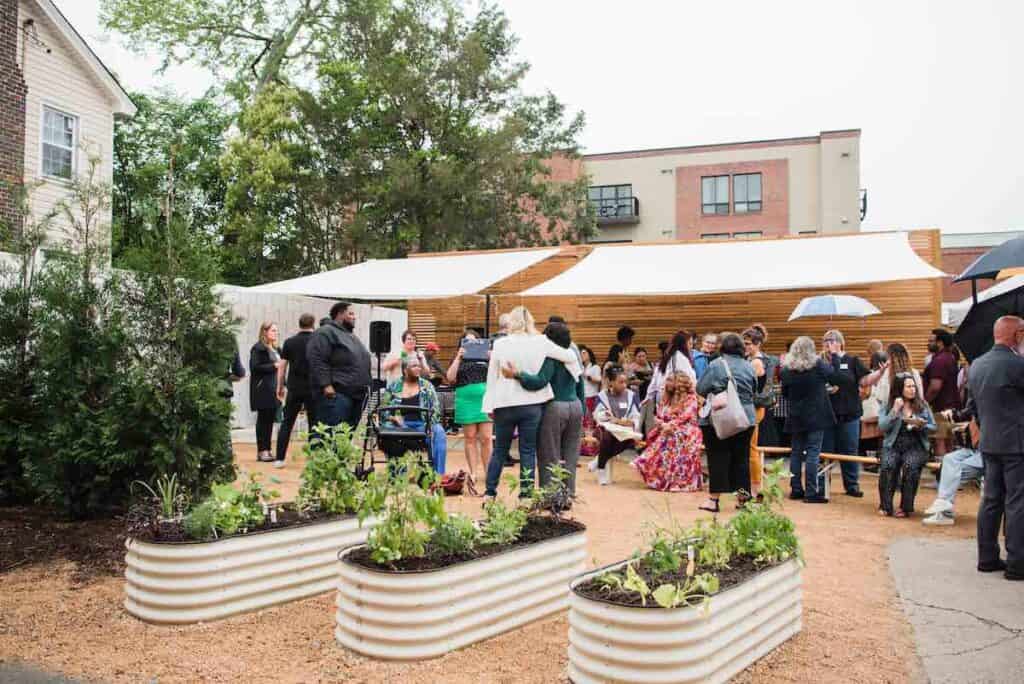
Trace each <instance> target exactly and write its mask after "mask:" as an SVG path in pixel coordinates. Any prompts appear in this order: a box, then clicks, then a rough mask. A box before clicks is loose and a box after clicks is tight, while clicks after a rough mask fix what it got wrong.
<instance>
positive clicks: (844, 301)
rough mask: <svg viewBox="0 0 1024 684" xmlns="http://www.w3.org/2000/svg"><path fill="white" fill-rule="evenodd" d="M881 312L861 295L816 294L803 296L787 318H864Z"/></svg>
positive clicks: (793, 319)
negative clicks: (815, 295) (814, 295)
mask: <svg viewBox="0 0 1024 684" xmlns="http://www.w3.org/2000/svg"><path fill="white" fill-rule="evenodd" d="M880 313H882V312H881V310H880V309H879V308H878V307H877V306H875V305H874V304H872V303H871V302H869V301H868V300H866V299H863V298H861V297H854V296H853V295H818V296H817V297H804V298H803V299H802V300H801V301H800V303H799V304H797V305H796V308H795V309H793V313H791V314H790V315H789V320H791V321H795V320H796V319H798V318H810V317H812V316H828V317H829V318H832V317H833V316H852V317H854V318H865V317H867V316H874V315H876V314H880Z"/></svg>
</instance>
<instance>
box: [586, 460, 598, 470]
mask: <svg viewBox="0 0 1024 684" xmlns="http://www.w3.org/2000/svg"><path fill="white" fill-rule="evenodd" d="M587 470H589V471H590V472H592V473H594V472H597V459H596V458H593V459H591V461H590V463H588V464H587Z"/></svg>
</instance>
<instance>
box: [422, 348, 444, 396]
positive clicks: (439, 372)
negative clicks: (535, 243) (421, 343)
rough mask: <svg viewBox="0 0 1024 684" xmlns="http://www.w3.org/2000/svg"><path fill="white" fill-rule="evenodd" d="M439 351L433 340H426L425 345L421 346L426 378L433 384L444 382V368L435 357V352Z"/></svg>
mask: <svg viewBox="0 0 1024 684" xmlns="http://www.w3.org/2000/svg"><path fill="white" fill-rule="evenodd" d="M439 351H441V348H440V347H438V346H437V345H436V344H434V343H433V342H427V346H425V347H424V348H423V358H424V359H426V361H427V367H426V369H425V370H426V371H427V372H426V373H425V375H426V376H427V379H428V380H430V382H432V383H434V385H435V386H436V385H440V384H441V383H442V382H444V376H445V370H444V368H442V367H441V362H440V361H438V359H437V353H438V352H439Z"/></svg>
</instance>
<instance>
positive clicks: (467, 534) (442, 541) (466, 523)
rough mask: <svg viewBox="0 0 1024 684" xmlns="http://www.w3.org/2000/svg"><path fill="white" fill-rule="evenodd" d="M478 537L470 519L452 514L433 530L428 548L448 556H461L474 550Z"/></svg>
mask: <svg viewBox="0 0 1024 684" xmlns="http://www.w3.org/2000/svg"><path fill="white" fill-rule="evenodd" d="M479 537H480V531H479V530H478V529H477V528H476V525H475V524H474V523H473V521H472V520H471V519H470V518H468V517H467V516H465V515H461V514H459V513H453V514H451V515H449V516H448V518H447V520H443V521H441V522H440V523H439V524H438V525H437V527H435V528H434V529H433V531H432V533H431V535H430V546H431V547H433V548H435V549H436V550H438V551H440V552H441V553H444V554H447V555H450V556H456V555H462V554H467V553H471V552H472V551H473V549H475V548H476V545H477V541H478V540H479Z"/></svg>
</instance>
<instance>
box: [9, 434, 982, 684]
mask: <svg viewBox="0 0 1024 684" xmlns="http://www.w3.org/2000/svg"><path fill="white" fill-rule="evenodd" d="M452 447H453V448H452V451H451V452H450V453H449V458H448V467H449V470H456V469H458V468H459V467H460V466H461V465H462V464H463V463H464V458H463V456H462V454H461V452H460V451H459V443H458V441H457V440H453V444H452ZM237 451H238V458H239V461H240V464H241V465H242V466H243V467H246V468H251V469H256V470H260V471H265V472H267V473H268V474H272V475H273V476H275V477H277V478H278V479H279V480H280V481H281V482H280V484H277V485H275V487H277V488H278V489H280V490H281V491H282V494H283V496H284V497H285V498H288V497H289V496H291V495H293V494H294V491H295V489H296V487H297V483H298V475H299V471H300V467H299V464H296V463H295V462H293V461H292V460H291V459H289V462H288V467H286V468H284V469H282V470H274V469H272V468H269V467H268V465H269V464H256V463H255V450H254V448H253V447H252V446H251V445H239V446H238V448H237ZM578 475H579V485H578V488H579V491H580V494H581V497H582V501H581V502H580V503H579V504H578V505H577V507H576V510H575V511H574V512H575V514H576V517H577V518H578V519H580V520H582V521H583V522H584V523H586V524H587V525H588V527H589V529H588V533H587V534H588V539H589V545H590V555H591V556H592V560H591V564H593V565H604V564H607V563H610V562H612V561H616V560H620V559H622V558H623V557H625V556H627V555H628V554H630V553H631V552H632V551H633V550H634V549H636V548H637V547H638V546H639V545H640V544H641V543H642V541H641V530H642V527H643V522H644V521H645V520H654V519H657V518H659V517H661V516H664V515H665V511H666V507H667V508H669V509H671V511H672V513H673V514H674V515H675V516H676V517H677V518H678V519H679V520H680V521H684V522H688V521H692V520H694V519H696V518H698V517H700V516H701V515H703V514H702V513H701V512H700V511H698V510H697V505H698V504H699V503H700V502H701V501H702V499H703V495H701V494H700V493H694V494H662V493H659V492H653V491H650V490H647V489H646V488H644V487H643V485H642V483H641V481H640V479H639V478H638V477H637V476H636V474H635V473H633V472H632V471H631V469H629V468H628V466H626V465H623V464H619V465H618V467H617V468H616V470H615V484H613V485H612V486H609V487H598V486H597V484H596V481H595V478H594V475H593V474H591V473H588V472H586V470H585V469H583V468H581V469H580V470H579V471H578ZM876 482H877V480H875V479H874V477H873V476H870V475H866V476H865V477H864V481H863V484H864V488H865V491H866V492H867V496H866V497H865V498H863V499H851V498H849V497H846V496H843V495H841V494H840V495H837V496H836V497H835V499H834V501H833V503H832V504H830V505H827V506H807V505H802V504H799V503H795V502H794V503H787V506H786V510H787V513H789V514H790V515H791V516H792V518H793V519H794V520H795V521H796V525H797V530H798V533H799V535H800V539H801V541H802V543H803V546H804V554H805V557H806V560H807V567H806V569H805V571H804V625H803V631H802V632H801V633H800V634H799V635H798V636H797V637H795V638H794V639H792V640H790V641H789V642H787V643H786V644H784V645H783V646H782V647H781V648H779V649H778V650H776V651H775V652H774V653H773V654H771V655H770V656H768V657H766V658H764V659H762V660H761V661H759V662H758V663H757V664H755V665H754V666H753V667H752V668H750V669H749V670H747V671H746V672H744V673H742V674H741V675H739V676H738V677H737V679H736V681H739V682H807V681H815V682H849V681H856V682H858V684H867V683H870V682H904V681H918V680H920V679H921V669H920V663H919V660H918V658H917V656H916V655H915V651H914V642H913V639H912V634H911V628H910V625H909V623H908V622H907V620H906V619H905V618H904V616H903V614H902V612H901V611H900V608H899V604H898V601H897V600H896V591H895V587H894V585H893V582H892V579H891V577H890V575H889V572H888V569H887V563H886V548H887V546H888V545H889V543H890V542H891V541H892V540H893V539H894V538H897V537H901V536H916V537H924V538H935V539H947V538H960V537H970V536H973V534H974V527H975V522H976V520H975V515H974V513H975V511H976V510H977V503H978V495H977V493H976V492H975V491H973V490H971V491H967V492H962V493H961V496H960V497H959V498H958V501H957V504H958V506H957V507H958V509H959V510H960V511H963V513H962V514H961V515H959V516H958V518H957V524H956V525H955V526H954V527H947V528H926V527H924V526H923V525H922V524H921V517H920V515H915V516H914V517H912V518H910V519H908V520H898V519H894V518H885V519H882V518H879V517H878V516H877V515H876V513H875V510H876V505H877V503H876V502H877V494H876V492H875V490H874V488H875V486H876ZM837 483H838V480H837ZM933 497H934V490H930V489H924V488H922V490H921V493H920V496H919V498H918V505H919V507H921V508H922V509H923V508H925V507H927V506H928V505H929V504H930V503H931V500H932V498H933ZM449 505H450V507H451V508H452V509H456V510H462V511H465V512H469V513H476V512H478V511H479V506H480V500H479V499H475V498H470V497H458V498H452V499H449ZM730 508H731V507H730ZM122 584H123V583H122V581H121V579H120V578H119V577H117V576H110V575H107V574H102V573H100V574H92V575H89V574H85V575H83V573H82V572H81V571H80V569H79V567H78V563H76V562H75V561H74V560H71V559H66V558H63V557H61V556H55V557H53V558H51V559H49V560H48V561H47V562H46V563H27V564H25V565H22V566H19V567H16V568H13V569H12V570H10V571H9V572H7V573H6V574H4V575H3V576H2V577H0V665H2V664H5V663H6V664H12V663H15V662H18V661H22V662H26V663H31V664H32V665H33V666H35V667H38V668H40V669H41V670H44V671H46V672H52V673H58V672H59V673H63V674H65V675H67V676H71V677H76V678H80V679H84V680H88V681H116V682H138V681H153V680H158V681H160V682H188V681H198V680H203V681H210V682H228V681H242V680H246V681H259V680H264V681H276V682H337V681H345V682H398V681H421V682H433V681H442V680H444V681H446V682H467V683H469V682H474V683H475V682H509V683H512V682H516V683H517V684H518V683H521V682H538V683H541V682H543V683H548V682H559V681H566V679H565V672H566V664H567V653H566V648H567V645H568V636H567V630H568V626H567V618H566V616H565V615H564V614H563V615H560V616H556V617H554V618H550V619H547V620H544V621H540V622H537V623H534V624H531V625H528V626H526V627H524V628H522V629H519V630H516V631H514V632H510V633H507V634H504V635H501V636H498V637H495V638H493V639H490V640H488V641H486V642H484V643H480V644H476V645H474V646H471V647H468V648H465V649H463V650H461V651H458V652H455V653H451V654H448V655H446V656H444V657H442V658H438V659H436V660H431V661H425V662H421V663H382V662H377V661H372V660H369V659H367V658H363V657H360V656H357V655H354V654H351V653H349V652H347V651H345V650H344V649H342V648H340V647H338V646H337V645H336V644H335V643H334V640H333V635H332V629H333V620H334V612H333V603H334V596H333V595H331V594H326V595H323V596H320V597H316V598H312V599H307V600H305V601H300V602H297V603H292V604H289V605H285V606H281V607H278V608H274V609H270V610H266V611H262V612H260V613H254V614H249V615H243V616H238V617H235V618H231V619H228V620H224V621H220V622H215V623H210V624H202V625H193V626H187V627H156V626H151V625H146V624H144V623H141V622H139V621H137V620H135V619H134V618H131V617H129V616H128V615H127V614H125V613H124V611H123V610H122V609H121V608H120V603H121V601H122V598H123V595H122V592H123V588H122Z"/></svg>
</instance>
